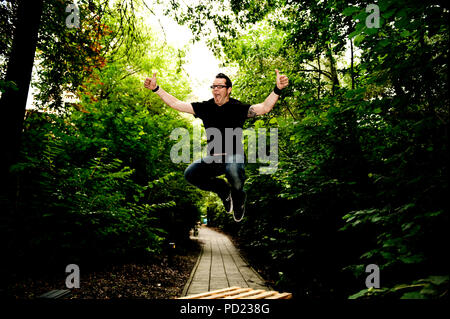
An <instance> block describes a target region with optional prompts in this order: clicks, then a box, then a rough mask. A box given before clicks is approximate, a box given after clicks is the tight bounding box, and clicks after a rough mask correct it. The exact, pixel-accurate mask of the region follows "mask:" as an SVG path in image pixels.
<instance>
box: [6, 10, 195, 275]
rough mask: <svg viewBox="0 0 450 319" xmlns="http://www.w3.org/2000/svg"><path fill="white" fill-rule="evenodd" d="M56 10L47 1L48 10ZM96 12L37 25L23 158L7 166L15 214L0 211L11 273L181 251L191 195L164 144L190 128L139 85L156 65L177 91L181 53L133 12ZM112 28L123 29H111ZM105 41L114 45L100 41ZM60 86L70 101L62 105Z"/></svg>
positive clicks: (191, 213) (182, 85) (181, 80)
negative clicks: (78, 24)
mask: <svg viewBox="0 0 450 319" xmlns="http://www.w3.org/2000/svg"><path fill="white" fill-rule="evenodd" d="M92 5H94V3H93V4H92ZM122 5H123V3H122ZM100 7H101V6H99V7H96V8H94V9H96V10H97V9H98V8H100ZM61 8H62V11H64V8H65V4H63V3H59V2H57V3H56V4H55V3H53V2H47V6H46V10H50V11H52V10H53V11H55V10H56V11H57V10H59V11H61ZM82 8H84V9H85V10H84V12H89V11H88V10H86V9H87V7H82ZM121 9H122V15H123V16H133V17H134V15H133V14H134V13H133V12H130V10H129V9H127V8H126V7H121ZM98 10H100V9H98ZM124 11H127V12H126V13H124ZM96 13H97V15H96V16H94V17H92V15H89V14H87V15H88V16H89V17H91V18H92V19H86V20H84V23H83V26H82V28H80V29H79V30H77V29H69V28H66V27H65V25H64V20H63V19H57V20H54V21H47V20H46V21H47V23H49V24H46V25H43V26H42V27H41V29H42V32H41V35H40V41H41V42H42V43H46V45H45V46H44V45H42V46H41V47H40V49H38V50H37V60H38V61H41V63H40V65H39V66H38V69H37V77H36V79H35V85H36V87H37V88H38V89H39V94H38V95H37V96H36V98H37V103H36V104H37V105H38V108H37V109H33V110H28V111H27V115H26V120H25V125H24V130H23V136H22V145H21V157H20V159H19V162H18V163H16V164H15V165H13V167H12V168H11V170H12V172H13V174H14V176H15V179H16V182H17V184H16V185H15V187H16V200H15V202H14V203H10V205H11V206H13V208H14V209H13V212H14V213H13V214H7V213H6V211H5V212H4V213H3V215H2V223H1V227H2V229H1V232H2V242H3V244H4V245H5V246H6V249H5V250H4V251H3V252H4V257H5V259H6V260H8V263H7V265H8V267H10V268H7V269H8V271H10V272H11V274H12V273H15V272H17V271H19V269H22V267H24V268H26V269H27V268H29V265H30V264H31V263H32V264H33V265H34V267H33V269H34V270H36V271H41V270H45V271H46V272H49V271H53V270H54V269H55V271H56V269H57V271H61V269H64V267H65V265H67V264H69V263H76V264H79V265H80V267H83V266H84V267H85V268H84V269H86V267H89V266H92V265H96V264H97V263H105V262H108V261H111V260H120V261H124V260H143V259H147V260H148V259H149V258H150V259H151V258H152V257H155V256H157V255H159V254H161V253H164V252H165V250H166V249H167V248H168V243H169V242H176V243H178V244H180V245H178V246H179V247H182V246H183V243H186V242H187V241H188V240H189V231H190V229H191V228H192V227H193V226H194V225H195V223H196V222H197V221H198V219H199V210H198V208H197V202H198V200H199V198H200V195H199V193H198V192H197V191H196V190H195V189H194V188H192V187H189V185H188V184H187V183H186V182H185V181H184V177H183V171H184V168H185V166H186V164H174V163H172V161H171V160H170V153H169V152H168V150H170V148H171V146H172V145H173V144H174V143H175V141H172V140H171V139H169V136H170V133H171V132H172V130H173V129H174V128H176V127H180V126H181V127H186V128H189V127H191V125H189V123H188V122H187V121H186V120H185V119H183V118H181V117H179V116H178V114H177V112H175V111H173V110H170V109H168V108H167V107H165V106H163V103H162V101H161V100H159V99H158V97H157V96H155V95H154V94H152V92H151V91H149V90H147V89H144V88H143V79H144V78H145V76H146V75H147V74H151V72H152V71H153V70H161V74H163V75H164V80H165V81H166V82H163V84H162V85H164V86H165V87H166V88H167V90H169V91H171V92H173V94H174V95H176V96H178V97H179V98H181V99H183V98H185V97H186V96H187V95H188V94H189V90H190V88H189V83H188V82H187V80H186V76H185V75H184V74H182V73H180V68H179V52H177V51H176V50H174V49H172V48H170V47H168V46H165V45H164V44H163V41H161V40H160V39H158V38H157V37H156V36H155V35H154V34H153V33H152V32H151V31H150V30H148V28H146V27H144V26H143V23H142V22H140V21H139V20H138V19H137V18H135V17H134V19H135V20H133V23H134V25H133V27H132V29H133V30H132V31H129V30H128V29H127V28H130V25H129V23H131V22H129V21H125V20H122V17H121V16H115V15H113V14H112V12H108V11H105V12H103V13H102V14H99V13H98V11H96ZM49 14H50V15H52V14H54V15H56V13H49ZM66 15H67V14H64V15H63V16H64V17H65V16H66ZM91 23H92V24H91ZM120 23H122V25H121V24H120ZM92 25H93V26H94V27H92ZM90 27H92V29H91V28H90ZM122 27H123V30H125V31H126V30H128V31H127V32H124V31H122V30H121V31H120V32H118V31H117V30H119V29H120V28H122ZM99 28H101V29H99ZM111 30H112V31H111ZM94 31H95V32H94ZM97 31H98V32H97ZM80 35H81V36H82V37H86V38H87V40H86V39H84V38H83V39H78V38H77V37H78V36H80ZM74 39H78V40H77V41H75V40H74ZM78 41H80V42H78ZM83 41H84V42H85V43H84V44H86V45H89V46H88V49H87V51H83V47H84V44H83ZM80 43H81V44H80ZM111 43H121V44H120V45H118V46H117V47H115V48H114V49H110V48H107V46H108V45H109V46H111ZM148 48H153V49H152V50H149V49H148ZM155 48H157V50H155ZM75 52H78V53H79V54H78V55H77V54H75ZM175 79H176V81H175ZM68 88H69V89H68ZM62 92H66V93H67V92H72V93H74V94H75V95H74V96H75V99H72V100H70V101H65V100H64V96H63V94H62ZM37 261H39V262H37ZM82 265H83V266H82ZM12 269H14V271H13V270H12ZM30 271H31V269H30ZM27 273H29V271H28V269H27Z"/></svg>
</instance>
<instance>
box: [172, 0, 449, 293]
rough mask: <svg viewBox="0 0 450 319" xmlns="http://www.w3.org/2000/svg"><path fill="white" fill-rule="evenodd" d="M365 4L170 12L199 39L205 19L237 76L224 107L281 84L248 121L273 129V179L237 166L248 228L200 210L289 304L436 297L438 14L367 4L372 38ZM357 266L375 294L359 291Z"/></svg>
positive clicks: (442, 196) (440, 170)
mask: <svg viewBox="0 0 450 319" xmlns="http://www.w3.org/2000/svg"><path fill="white" fill-rule="evenodd" d="M370 3H371V2H370V1H369V2H364V1H356V2H352V5H351V6H349V5H348V3H347V2H345V1H320V2H318V1H243V2H242V1H231V8H230V9H229V11H230V12H234V15H233V14H230V15H229V16H227V18H226V19H224V18H223V13H222V11H221V10H214V9H213V8H214V6H213V5H211V6H210V7H207V6H193V7H191V8H183V7H182V6H173V7H172V8H171V10H172V12H175V13H176V17H177V18H178V20H179V21H180V22H181V23H186V24H187V25H189V26H190V27H191V29H192V30H193V31H196V32H197V34H199V36H206V35H207V34H208V33H211V32H210V31H209V29H208V25H209V24H207V23H206V22H205V21H208V18H209V19H211V20H210V21H212V22H213V28H214V29H215V30H216V31H217V32H216V33H215V34H217V35H218V36H217V37H215V38H212V39H210V43H211V44H212V45H214V48H215V50H216V52H218V54H220V55H221V56H222V57H223V58H224V59H225V61H227V63H228V64H227V65H233V66H237V67H238V70H239V71H238V74H237V78H236V79H235V83H236V85H235V86H234V88H233V94H234V96H235V97H237V98H239V99H241V100H244V101H246V102H248V103H258V102H261V101H263V100H264V98H265V97H266V96H267V94H268V93H269V92H270V90H271V89H272V88H273V85H274V78H275V76H274V69H275V68H278V69H280V70H281V71H282V72H283V73H285V74H287V75H288V76H289V78H290V86H289V88H288V90H287V92H285V93H284V95H283V98H282V99H281V101H280V102H279V104H277V107H276V108H275V109H274V110H273V111H272V112H270V113H268V114H267V115H264V116H263V117H260V118H257V119H256V122H251V123H249V124H248V126H249V127H255V126H261V125H262V126H265V127H278V130H279V154H280V158H279V166H278V170H277V172H276V173H275V174H273V175H260V174H259V172H258V170H257V167H254V166H255V165H248V166H247V176H248V180H247V182H246V186H245V188H246V190H247V192H248V194H249V198H248V213H247V215H248V217H247V218H246V219H245V220H244V222H242V223H241V224H238V225H236V224H235V223H233V222H231V219H230V218H227V217H225V216H223V213H221V211H220V206H216V208H214V207H215V206H214V205H211V208H210V209H209V217H210V223H211V224H213V225H217V226H221V227H223V228H224V229H226V230H228V231H230V232H232V233H234V234H236V235H237V236H238V237H239V239H240V240H241V242H242V243H243V246H244V247H245V248H246V249H247V251H248V252H249V256H252V257H254V258H255V260H256V261H257V262H259V263H260V264H261V266H265V267H266V268H267V271H268V272H269V273H271V274H272V276H273V277H272V278H274V279H275V280H276V281H277V284H278V285H279V287H281V289H286V290H288V291H293V292H295V293H296V295H297V296H299V297H301V296H313V297H350V296H351V297H352V298H362V297H379V296H381V297H394V298H402V297H403V298H439V297H441V298H442V297H445V296H448V262H447V260H446V259H447V258H446V256H445V255H446V253H445V252H446V251H447V250H448V240H447V239H448V238H447V237H448V236H447V235H446V232H447V228H448V204H447V200H446V194H447V193H448V162H449V155H448V123H449V121H448V120H449V117H448V115H449V113H448V112H449V109H448V107H449V101H448V77H447V76H448V64H447V62H446V61H447V60H448V48H449V46H448V43H449V41H448V40H449V33H448V16H449V10H448V8H444V7H443V6H439V5H437V4H433V3H431V2H427V1H378V3H377V4H378V6H379V9H380V14H381V18H380V28H368V27H367V25H366V17H368V16H369V13H367V12H366V10H365V9H366V6H367V5H369V4H370ZM215 4H216V8H217V7H219V8H222V9H223V8H225V7H226V4H225V2H223V1H216V2H215ZM224 11H225V10H224ZM192 12H194V13H195V14H192ZM345 56H347V58H345ZM256 256H257V257H256ZM369 264H377V265H378V266H379V267H380V270H381V289H375V290H370V291H368V290H367V289H363V288H365V284H364V282H365V278H366V277H367V276H368V274H367V273H365V267H366V266H367V265H369ZM358 291H359V292H358Z"/></svg>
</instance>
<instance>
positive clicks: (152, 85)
mask: <svg viewBox="0 0 450 319" xmlns="http://www.w3.org/2000/svg"><path fill="white" fill-rule="evenodd" d="M144 86H145V87H146V88H147V89H150V90H154V89H156V86H157V84H156V72H155V73H153V77H152V78H146V79H145V82H144Z"/></svg>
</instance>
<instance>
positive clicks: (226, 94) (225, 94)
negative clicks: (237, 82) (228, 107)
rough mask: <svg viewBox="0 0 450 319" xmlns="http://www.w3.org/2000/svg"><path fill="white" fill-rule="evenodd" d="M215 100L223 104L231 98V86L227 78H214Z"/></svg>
mask: <svg viewBox="0 0 450 319" xmlns="http://www.w3.org/2000/svg"><path fill="white" fill-rule="evenodd" d="M212 93H213V97H214V102H215V103H216V104H217V105H219V106H221V105H224V104H225V103H227V102H228V101H229V99H230V93H231V88H229V87H227V85H226V80H225V79H220V78H219V79H218V78H216V79H214V82H213V89H212Z"/></svg>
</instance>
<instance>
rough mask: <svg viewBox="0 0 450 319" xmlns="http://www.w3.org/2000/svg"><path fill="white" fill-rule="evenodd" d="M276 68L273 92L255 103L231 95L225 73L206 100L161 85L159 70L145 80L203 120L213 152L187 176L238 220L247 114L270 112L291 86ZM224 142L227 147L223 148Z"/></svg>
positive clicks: (241, 209)
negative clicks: (192, 98) (174, 93)
mask: <svg viewBox="0 0 450 319" xmlns="http://www.w3.org/2000/svg"><path fill="white" fill-rule="evenodd" d="M275 72H276V85H275V88H274V90H273V92H271V93H270V94H269V96H268V97H267V98H266V99H265V101H264V102H262V103H259V104H254V105H249V104H243V103H241V102H240V101H238V100H235V99H233V98H230V95H231V90H232V83H231V81H230V79H229V78H228V76H226V75H225V74H223V73H219V74H217V75H216V78H215V79H214V82H213V84H212V85H211V90H212V94H213V98H212V99H210V100H208V101H204V102H194V103H187V102H183V101H180V100H178V99H177V98H175V97H173V96H172V95H170V94H169V93H167V92H166V91H164V90H163V89H162V88H160V87H159V86H158V85H157V83H156V73H154V74H153V77H152V78H147V79H146V80H145V83H144V86H145V87H146V88H148V89H150V90H152V91H153V92H155V93H156V94H158V96H159V97H160V98H161V99H162V100H163V101H164V103H166V104H167V105H168V106H170V107H171V108H173V109H175V110H177V111H180V112H186V113H190V114H193V115H194V116H195V117H198V118H200V119H201V120H202V121H203V125H204V127H205V129H206V135H207V141H208V148H207V149H208V154H209V155H208V156H206V157H203V158H201V159H198V160H196V161H194V162H193V163H192V164H191V165H189V167H188V168H187V169H186V171H185V172H184V176H185V178H186V180H187V181H188V182H189V183H191V184H192V185H194V186H197V187H198V188H200V189H202V190H205V191H212V192H215V193H216V194H217V195H218V196H219V197H220V199H221V200H222V202H223V205H224V208H225V210H226V211H227V212H228V213H231V212H233V218H234V220H235V221H236V222H239V221H241V220H242V218H243V217H244V213H245V201H246V197H247V196H246V193H245V191H244V181H245V164H244V162H245V156H244V147H243V145H242V126H243V125H244V122H245V120H246V119H247V118H249V117H255V116H257V115H262V114H265V113H268V112H270V111H271V110H272V108H273V107H274V105H275V103H276V102H277V101H278V98H279V96H280V94H281V90H283V89H284V88H285V87H287V86H288V84H289V80H288V78H287V76H285V75H280V73H279V71H278V70H275ZM230 132H232V133H231V134H232V135H231V138H230ZM236 132H238V134H236ZM239 132H240V134H239ZM217 136H221V137H222V140H216V137H217ZM234 137H236V139H235V138H234ZM217 145H219V147H217ZM222 145H224V146H225V147H224V148H222V147H221V146H222ZM218 149H219V150H218ZM223 174H225V176H226V177H227V180H228V182H229V183H230V185H231V186H230V185H229V184H228V183H227V182H225V180H223V179H220V178H217V177H218V176H220V175H223Z"/></svg>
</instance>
